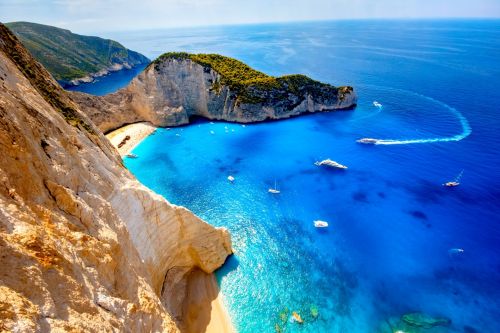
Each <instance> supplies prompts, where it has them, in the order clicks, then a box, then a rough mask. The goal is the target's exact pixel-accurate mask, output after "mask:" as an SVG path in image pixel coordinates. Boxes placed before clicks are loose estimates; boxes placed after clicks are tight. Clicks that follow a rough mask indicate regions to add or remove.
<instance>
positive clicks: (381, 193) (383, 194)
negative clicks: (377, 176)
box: [377, 192, 386, 199]
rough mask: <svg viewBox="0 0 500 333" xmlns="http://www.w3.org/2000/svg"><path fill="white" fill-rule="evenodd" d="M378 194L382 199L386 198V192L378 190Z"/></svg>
mask: <svg viewBox="0 0 500 333" xmlns="http://www.w3.org/2000/svg"><path fill="white" fill-rule="evenodd" d="M377 195H378V196H379V198H382V199H385V197H386V195H385V193H384V192H377Z"/></svg>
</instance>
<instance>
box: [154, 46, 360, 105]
mask: <svg viewBox="0 0 500 333" xmlns="http://www.w3.org/2000/svg"><path fill="white" fill-rule="evenodd" d="M169 59H176V60H186V59H189V60H191V61H194V62H196V63H198V64H200V65H202V66H203V67H204V68H205V69H206V70H210V69H213V70H214V71H216V72H217V73H219V75H220V77H221V79H220V82H219V81H216V82H214V85H213V87H212V90H215V91H218V90H219V89H220V87H219V85H220V84H222V85H226V86H229V87H230V89H231V90H232V91H233V92H235V93H236V94H237V95H238V99H239V101H240V102H246V103H259V102H263V101H264V100H265V99H266V98H268V95H269V94H268V93H269V92H271V91H273V92H275V93H276V92H277V93H278V95H280V97H281V98H282V97H286V94H289V93H291V94H294V95H297V96H303V95H304V94H305V93H311V94H313V95H314V96H318V97H324V98H326V97H332V95H334V96H337V95H338V97H339V98H343V96H344V95H345V93H346V92H347V90H345V89H351V91H352V88H351V87H342V88H340V89H341V91H339V89H337V88H335V87H333V86H331V85H329V84H325V83H321V82H318V81H315V80H313V79H311V78H309V77H307V76H305V75H300V74H295V75H285V76H281V77H273V76H270V75H267V74H265V73H262V72H259V71H257V70H255V69H253V68H251V67H250V66H248V65H246V64H244V63H242V62H241V61H238V60H236V59H233V58H230V57H225V56H222V55H219V54H191V53H186V52H169V53H165V54H163V55H161V56H160V57H159V58H157V59H156V60H155V61H154V62H153V63H152V66H155V68H156V69H158V68H159V67H158V66H160V64H161V63H162V62H163V61H166V60H169ZM342 89H344V90H342ZM342 91H343V92H342ZM280 92H281V93H280ZM341 92H342V93H341Z"/></svg>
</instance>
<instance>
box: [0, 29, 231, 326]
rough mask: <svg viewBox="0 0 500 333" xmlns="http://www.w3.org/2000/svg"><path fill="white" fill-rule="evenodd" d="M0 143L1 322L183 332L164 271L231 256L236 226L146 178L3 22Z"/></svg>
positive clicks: (209, 266) (206, 267) (205, 266)
mask: <svg viewBox="0 0 500 333" xmlns="http://www.w3.org/2000/svg"><path fill="white" fill-rule="evenodd" d="M23 73H24V74H23ZM28 77H29V79H28ZM63 111H64V114H65V115H66V116H63V113H62V112H63ZM65 118H66V119H65ZM71 124H73V125H76V126H72V125H71ZM0 154H1V156H2V158H1V159H0V331H8V332H10V331H13V332H34V331H38V332H48V331H53V332H60V331H73V332H116V331H122V332H178V326H177V324H176V322H175V321H174V318H173V316H172V315H171V313H169V311H167V309H166V308H165V306H164V304H173V303H171V302H170V295H169V294H168V293H165V292H163V293H162V292H161V291H162V286H164V285H165V277H166V276H167V275H171V273H169V274H167V273H168V272H175V267H177V266H180V265H182V266H183V267H186V268H189V269H192V268H193V267H199V268H200V269H202V270H203V271H205V272H212V271H213V270H214V269H216V268H217V267H219V266H220V265H222V264H223V262H224V261H225V259H226V257H227V255H229V254H230V253H231V241H230V237H229V234H228V232H227V231H226V230H224V229H216V228H213V227H211V226H210V225H208V224H206V223H205V222H203V221H202V220H200V219H199V218H198V217H196V216H195V215H193V214H192V213H191V212H189V211H188V210H186V209H185V208H182V207H178V206H175V205H171V204H170V203H168V202H167V201H166V200H165V199H163V198H162V197H160V196H158V195H156V194H154V193H153V192H152V191H150V190H149V189H147V188H146V187H144V186H142V185H141V184H140V183H139V182H137V180H135V178H134V177H133V176H132V175H131V174H130V173H129V172H128V171H127V170H126V169H125V168H124V167H123V165H122V162H121V158H120V157H119V155H118V154H117V153H116V151H115V150H114V148H113V147H112V146H111V145H110V143H109V142H108V141H107V140H106V139H105V137H104V136H103V135H102V134H101V133H100V132H99V131H98V130H97V129H96V128H95V127H94V125H92V124H91V123H90V121H89V120H88V119H87V118H86V117H85V116H84V115H83V114H81V113H80V112H79V111H78V110H77V108H76V106H75V104H73V102H72V101H71V100H70V99H69V98H68V97H67V96H66V94H65V93H64V92H63V91H62V90H61V89H60V88H59V86H58V85H57V83H56V82H55V81H54V80H53V79H52V78H51V77H50V75H49V74H48V73H47V72H46V71H45V70H44V69H43V67H41V66H40V65H39V64H38V63H36V62H35V61H34V60H33V59H32V57H31V56H30V55H29V54H28V53H27V51H26V50H25V49H24V48H23V47H22V46H21V45H20V44H19V43H18V41H17V39H15V37H13V35H12V34H10V32H9V31H8V30H7V29H6V28H5V27H4V26H3V25H1V24H0ZM184 276H185V273H184V272H179V273H178V274H177V275H174V276H173V277H174V280H176V281H182V279H183V278H184ZM167 285H168V283H167ZM160 295H161V298H162V300H163V302H164V304H162V301H161V300H160ZM175 297H176V298H178V297H181V298H182V295H178V294H176V295H175ZM169 306H170V305H169ZM174 310H176V309H174Z"/></svg>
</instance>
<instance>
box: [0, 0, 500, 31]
mask: <svg viewBox="0 0 500 333" xmlns="http://www.w3.org/2000/svg"><path fill="white" fill-rule="evenodd" d="M134 3H135V2H133V1H131V0H111V1H106V2H101V1H98V0H48V1H41V0H17V1H15V0H0V21H1V22H13V21H28V22H36V23H41V24H47V25H53V26H57V27H60V28H65V29H69V30H71V31H73V32H76V33H87V34H88V33H98V32H101V33H102V32H113V31H128V30H148V29H162V28H184V27H198V26H219V25H237V24H261V23H286V22H302V21H329V20H358V19H360V20H366V19H454V18H456V19H467V18H470V19H474V18H485V19H495V18H497V19H498V18H500V2H499V1H497V0H480V1H477V2H475V3H471V2H470V1H464V0H457V1H451V0H435V1H431V0H423V1H418V0H410V1H407V2H405V3H401V2H400V1H399V0H381V1H378V2H377V3H372V2H370V1H369V0H351V1H349V0H334V1H332V0H330V1H329V0H311V1H309V2H308V3H305V2H303V1H299V0H290V1H288V2H287V3H286V4H285V5H283V4H281V2H280V1H277V0H256V1H254V2H251V3H249V2H238V1H230V0H199V1H187V0H169V1H161V0H149V1H143V2H142V3H141V5H140V6H137V5H134ZM124 22H126V23H130V24H124Z"/></svg>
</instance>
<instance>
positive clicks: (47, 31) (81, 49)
mask: <svg viewBox="0 0 500 333" xmlns="http://www.w3.org/2000/svg"><path fill="white" fill-rule="evenodd" d="M6 26H7V27H8V28H9V29H11V30H12V31H13V32H14V34H16V36H17V37H18V38H19V39H20V40H21V42H22V43H23V45H24V46H25V47H26V48H27V49H28V50H29V51H30V52H31V54H32V55H33V56H34V57H35V58H36V59H37V60H38V61H39V62H40V63H42V65H43V66H44V67H45V68H47V70H48V71H49V72H50V73H51V74H52V76H53V77H54V78H55V79H56V80H58V81H70V80H72V79H76V78H81V77H85V76H87V75H89V74H91V73H95V72H98V71H100V70H102V69H105V68H107V67H109V66H111V65H112V64H113V63H123V62H124V61H127V62H128V63H130V64H140V63H148V62H149V59H147V58H146V57H145V56H143V55H142V54H140V53H137V52H134V51H131V50H128V49H126V48H125V47H123V46H122V45H121V44H120V43H118V42H115V41H113V40H109V39H102V38H99V37H91V36H81V35H77V34H74V33H72V32H71V31H69V30H65V29H59V28H56V27H51V26H47V25H42V24H36V23H29V22H13V23H7V24H6Z"/></svg>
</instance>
